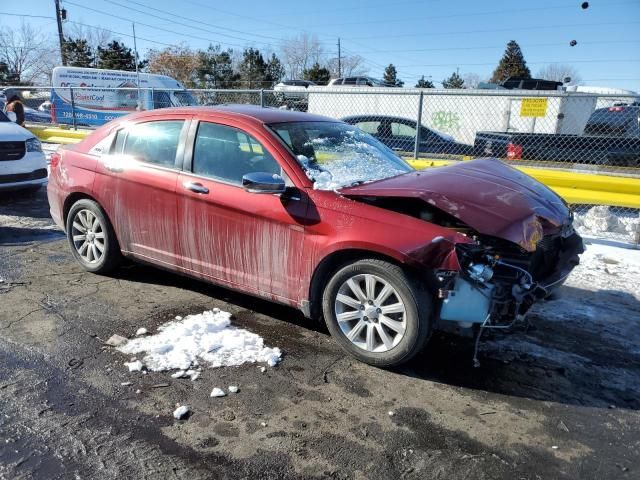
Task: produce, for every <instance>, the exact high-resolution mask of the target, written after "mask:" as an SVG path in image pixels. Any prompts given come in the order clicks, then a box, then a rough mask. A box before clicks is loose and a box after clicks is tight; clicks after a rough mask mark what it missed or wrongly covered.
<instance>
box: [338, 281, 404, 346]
mask: <svg viewBox="0 0 640 480" xmlns="http://www.w3.org/2000/svg"><path fill="white" fill-rule="evenodd" d="M334 308H335V314H336V318H337V320H338V325H339V326H340V329H341V330H342V333H344V335H345V336H346V337H347V339H349V341H350V342H351V343H353V344H354V345H355V346H357V347H358V348H361V349H363V350H366V351H368V352H376V353H379V352H386V351H388V350H391V349H392V348H393V347H395V346H396V345H397V344H398V343H400V340H402V337H403V336H404V332H405V329H406V308H405V305H404V302H403V301H402V299H401V298H400V295H398V292H396V290H395V289H394V288H393V287H392V286H391V284H390V283H388V282H387V281H385V280H383V279H382V278H380V277H378V276H377V275H372V274H360V275H354V276H353V277H351V278H349V279H348V280H347V281H346V282H344V283H343V284H342V285H341V286H340V289H339V290H338V295H337V296H336V300H335V303H334Z"/></svg>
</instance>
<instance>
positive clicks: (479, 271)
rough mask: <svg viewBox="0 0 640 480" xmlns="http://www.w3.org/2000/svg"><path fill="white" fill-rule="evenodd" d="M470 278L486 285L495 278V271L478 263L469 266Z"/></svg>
mask: <svg viewBox="0 0 640 480" xmlns="http://www.w3.org/2000/svg"><path fill="white" fill-rule="evenodd" d="M468 273H469V276H470V277H471V278H472V279H473V280H475V281H477V282H481V283H486V282H488V281H489V280H491V277H493V269H492V268H491V267H490V266H489V265H486V264H482V263H476V264H472V265H470V266H469V270H468Z"/></svg>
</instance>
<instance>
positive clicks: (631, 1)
mask: <svg viewBox="0 0 640 480" xmlns="http://www.w3.org/2000/svg"><path fill="white" fill-rule="evenodd" d="M628 4H634V5H637V0H626V1H622V2H616V3H607V6H608V7H612V6H619V5H628ZM574 8H576V4H575V2H571V3H568V4H564V5H550V6H544V7H529V8H515V9H510V10H509V9H501V10H493V11H483V12H473V13H456V14H449V15H436V16H430V17H422V18H416V17H415V16H412V20H420V21H431V20H443V19H447V18H461V17H480V16H487V15H503V14H507V13H529V12H535V11H548V10H561V9H574ZM406 21H407V17H406V16H405V17H402V18H395V19H389V18H385V19H380V20H360V21H357V22H344V23H333V22H332V23H331V24H330V25H329V26H332V27H346V26H351V25H371V24H380V23H384V24H389V23H398V22H406ZM267 30H270V29H264V30H262V31H267ZM376 38H379V37H376Z"/></svg>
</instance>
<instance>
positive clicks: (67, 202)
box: [62, 192, 120, 249]
mask: <svg viewBox="0 0 640 480" xmlns="http://www.w3.org/2000/svg"><path fill="white" fill-rule="evenodd" d="M79 200H91V201H92V202H95V203H96V204H97V205H98V206H99V207H100V209H101V210H102V212H103V213H104V216H105V217H107V220H108V222H109V223H110V224H111V228H112V230H113V233H114V235H115V237H116V241H117V242H118V248H119V249H120V239H119V238H118V234H117V232H116V230H115V226H114V224H113V221H111V217H110V216H109V214H108V213H107V211H106V210H105V209H104V207H103V206H102V205H101V204H100V202H99V201H98V200H97V199H96V198H95V197H93V196H91V195H89V194H88V193H85V192H72V193H71V194H69V195H68V196H67V198H65V199H64V204H63V206H62V221H63V222H64V226H65V230H66V228H67V219H68V217H69V212H70V211H71V207H73V205H74V204H75V203H76V202H78V201H79Z"/></svg>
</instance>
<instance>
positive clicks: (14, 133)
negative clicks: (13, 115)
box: [0, 122, 34, 142]
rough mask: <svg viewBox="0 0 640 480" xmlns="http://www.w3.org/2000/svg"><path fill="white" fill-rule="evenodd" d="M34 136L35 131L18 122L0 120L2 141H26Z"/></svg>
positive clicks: (0, 138)
mask: <svg viewBox="0 0 640 480" xmlns="http://www.w3.org/2000/svg"><path fill="white" fill-rule="evenodd" d="M33 136H34V135H33V133H31V132H30V131H29V130H27V129H26V128H23V127H21V126H20V125H18V124H17V123H13V122H0V141H2V142H15V141H18V142H24V141H25V140H27V139H28V138H33Z"/></svg>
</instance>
